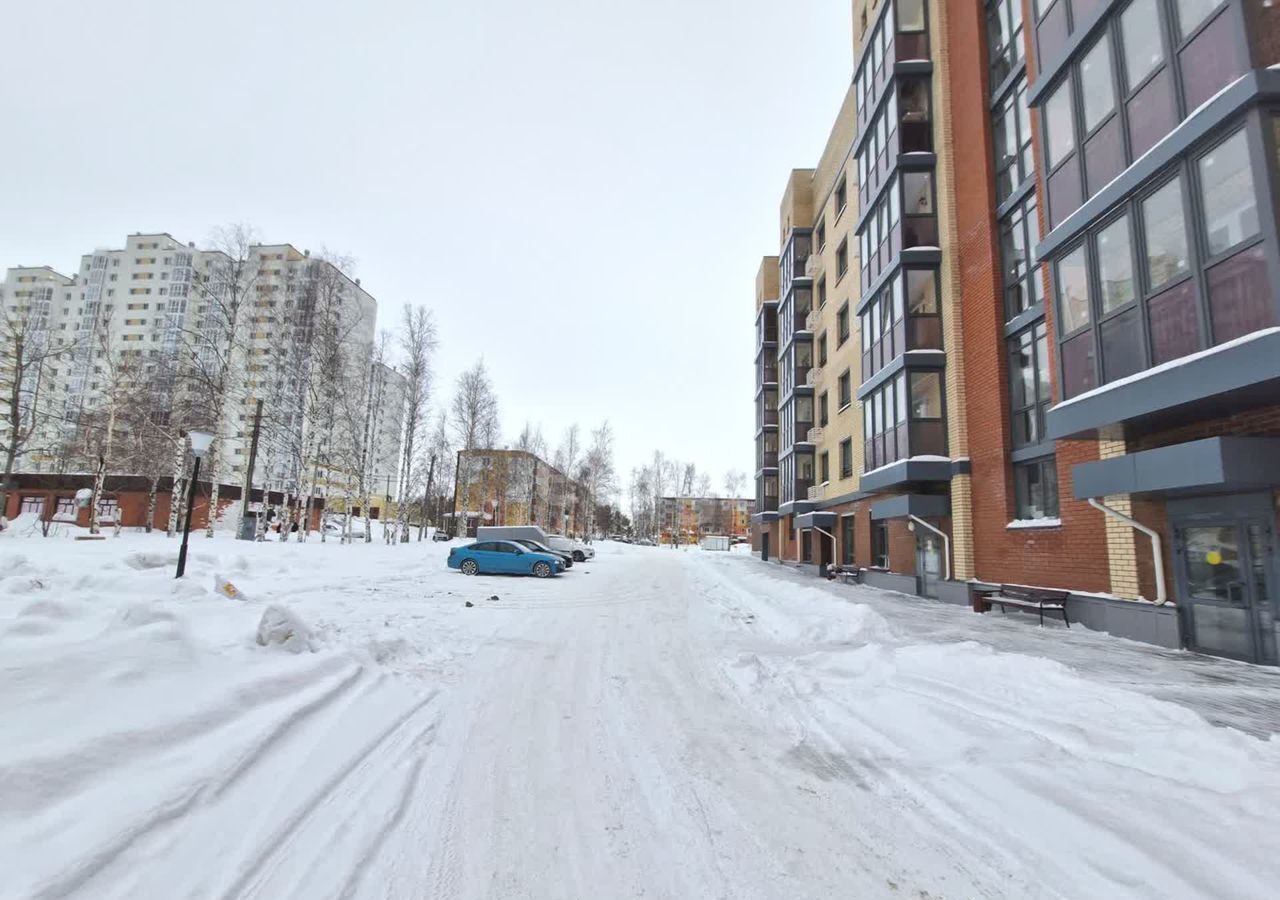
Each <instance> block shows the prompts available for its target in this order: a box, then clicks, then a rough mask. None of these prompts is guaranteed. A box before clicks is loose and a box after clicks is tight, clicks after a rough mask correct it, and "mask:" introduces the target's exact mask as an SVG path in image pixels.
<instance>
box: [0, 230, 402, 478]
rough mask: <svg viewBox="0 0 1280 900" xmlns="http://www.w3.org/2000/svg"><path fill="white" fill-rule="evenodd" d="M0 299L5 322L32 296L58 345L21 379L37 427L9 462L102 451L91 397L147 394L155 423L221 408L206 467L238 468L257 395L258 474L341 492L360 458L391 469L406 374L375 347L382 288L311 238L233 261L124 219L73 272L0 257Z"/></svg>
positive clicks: (129, 398)
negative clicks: (305, 247)
mask: <svg viewBox="0 0 1280 900" xmlns="http://www.w3.org/2000/svg"><path fill="white" fill-rule="evenodd" d="M36 293H39V297H37V296H36ZM37 300H39V303H37V302H36V301H37ZM0 306H2V307H3V311H4V313H5V316H6V319H5V322H6V327H7V328H9V329H10V330H12V327H14V325H16V324H19V323H23V322H25V321H26V320H25V319H24V318H23V317H26V316H30V315H32V310H33V309H35V308H36V307H37V306H38V307H39V308H40V319H39V323H40V325H41V329H40V330H38V332H37V333H43V334H46V335H48V338H49V340H51V341H53V342H55V343H56V344H57V345H58V346H60V347H63V348H65V351H64V353H62V354H61V355H60V356H59V358H58V359H56V360H51V361H50V362H49V363H48V364H47V365H46V366H44V367H42V371H41V372H40V373H39V375H40V378H39V379H38V380H35V381H33V380H31V379H30V378H27V379H24V385H23V389H24V392H26V393H32V392H36V391H38V394H39V401H38V404H37V403H36V399H35V397H34V396H32V398H31V402H28V403H24V404H23V406H24V409H35V410H36V414H37V415H38V416H39V417H40V418H41V423H40V424H41V432H40V434H39V435H38V436H37V437H36V438H35V439H33V440H32V441H31V442H30V443H29V450H30V452H28V453H26V454H24V456H23V458H22V459H21V460H20V462H19V469H20V470H23V471H28V472H66V471H70V470H71V469H75V468H81V467H83V465H84V463H83V458H84V457H85V456H86V453H88V454H89V455H92V456H96V454H97V453H98V452H99V449H98V448H99V447H100V444H101V442H100V441H95V440H93V439H92V435H93V434H95V433H98V432H101V431H102V430H103V428H104V413H103V412H102V411H103V410H104V409H105V408H106V407H108V406H109V405H110V404H111V403H115V404H117V405H120V404H122V403H128V404H135V405H136V404H137V403H145V404H147V405H148V406H149V407H153V408H154V412H155V416H154V418H156V419H157V420H159V421H161V422H162V423H163V422H164V421H167V417H168V416H170V415H173V416H175V417H177V418H178V419H180V420H182V422H183V423H185V425H187V426H191V425H200V424H204V425H206V426H208V425H212V424H213V422H214V421H220V422H221V426H220V428H219V432H220V433H219V441H218V444H217V445H216V453H217V457H218V467H217V468H218V473H217V474H218V477H220V479H221V480H224V481H229V482H231V483H240V482H241V481H242V480H243V479H244V477H245V474H246V469H247V464H248V455H249V450H250V443H251V439H252V428H253V421H254V409H255V407H256V404H257V402H258V401H259V400H261V401H263V406H264V415H263V419H262V429H261V436H260V441H259V447H258V459H257V461H256V466H255V478H254V482H255V484H258V485H262V486H269V487H273V488H276V489H285V490H290V489H291V487H290V486H291V485H293V486H296V485H298V484H306V485H309V486H310V485H314V487H309V488H308V489H309V490H312V491H314V492H316V493H319V494H321V495H325V496H337V495H341V494H342V493H344V492H345V491H347V490H349V489H350V488H351V486H352V481H353V480H355V479H354V477H353V476H354V473H355V472H356V471H358V470H359V467H360V466H364V471H365V473H366V481H367V482H369V484H368V487H369V488H370V489H371V490H372V489H373V488H374V487H377V488H378V490H377V491H374V492H375V493H378V494H381V492H382V490H381V489H382V487H383V483H382V482H383V479H384V477H385V476H386V475H391V476H393V481H394V479H395V476H397V475H398V472H399V465H398V461H399V455H400V426H401V423H402V421H403V409H404V396H405V385H404V379H403V377H402V376H401V375H399V373H396V372H395V371H394V370H393V369H391V368H389V367H388V366H386V365H383V364H381V363H377V362H375V361H374V360H373V358H372V356H373V354H372V349H373V341H374V322H375V318H376V314H377V303H376V301H375V300H374V298H373V297H372V296H371V295H370V294H369V293H368V292H367V291H365V290H364V289H363V288H362V287H361V286H360V282H359V281H358V280H353V279H351V278H349V277H348V276H347V275H346V274H344V273H343V272H342V271H341V270H340V269H339V268H338V267H336V266H334V265H333V264H331V263H329V262H327V261H324V260H320V259H316V258H313V257H311V255H310V254H309V253H308V252H306V251H299V250H297V249H296V248H294V247H292V246H290V245H287V244H281V245H260V246H253V247H250V248H247V258H246V259H244V260H239V261H237V260H233V259H231V257H229V256H228V255H227V254H225V253H223V252H221V251H218V250H200V249H197V248H196V247H195V246H194V245H193V244H188V243H183V242H180V241H178V240H176V239H175V238H173V237H172V236H171V235H168V234H134V235H130V236H129V237H128V238H127V240H126V242H125V246H124V248H122V249H118V250H97V251H94V252H93V253H90V254H86V255H85V256H84V257H83V258H82V260H81V265H80V267H79V269H78V270H77V274H76V275H75V276H74V277H68V276H62V275H59V274H58V273H56V272H53V271H52V270H50V269H29V268H16V269H10V270H9V271H8V273H7V275H6V280H5V283H4V287H3V293H2V294H0ZM24 327H25V326H24ZM180 376H181V377H180ZM217 397H220V399H221V404H222V405H221V407H220V408H218V405H217V403H216V402H214V398H217ZM32 404H35V405H34V406H33V405H32ZM188 419H189V420H191V421H189V422H188V421H186V420H188ZM196 419H200V421H199V422H197V421H195V420H196ZM118 427H119V429H120V431H121V432H123V430H124V427H123V426H122V425H119V426H118ZM121 474H124V473H121ZM166 474H168V473H167V470H166ZM375 483H376V484H375ZM397 486H398V482H397ZM393 490H394V489H393Z"/></svg>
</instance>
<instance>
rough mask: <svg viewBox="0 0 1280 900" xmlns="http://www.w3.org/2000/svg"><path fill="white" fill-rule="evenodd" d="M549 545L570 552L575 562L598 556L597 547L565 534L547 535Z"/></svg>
mask: <svg viewBox="0 0 1280 900" xmlns="http://www.w3.org/2000/svg"><path fill="white" fill-rule="evenodd" d="M547 546H548V547H550V548H551V549H552V550H559V551H560V552H562V553H568V554H569V555H570V556H572V557H573V561H574V562H586V561H587V560H589V559H595V556H596V548H595V547H590V546H588V545H586V544H583V543H581V542H579V541H575V540H573V539H572V538H567V537H565V536H564V535H563V534H549V535H547Z"/></svg>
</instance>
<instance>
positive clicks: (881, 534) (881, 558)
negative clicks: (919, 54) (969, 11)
mask: <svg viewBox="0 0 1280 900" xmlns="http://www.w3.org/2000/svg"><path fill="white" fill-rule="evenodd" d="M1058 2H1059V3H1061V2H1063V0H1058ZM871 567H872V568H873V569H883V570H885V571H886V572H887V571H889V522H888V520H887V519H872V520H871Z"/></svg>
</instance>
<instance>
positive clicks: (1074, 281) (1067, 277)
mask: <svg viewBox="0 0 1280 900" xmlns="http://www.w3.org/2000/svg"><path fill="white" fill-rule="evenodd" d="M1057 271H1058V277H1057V279H1056V281H1057V287H1058V309H1059V317H1058V322H1059V323H1060V324H1061V333H1062V334H1063V335H1064V336H1065V335H1068V334H1073V333H1075V332H1077V331H1079V330H1080V329H1081V328H1083V327H1085V326H1086V325H1088V324H1089V322H1090V320H1091V316H1090V310H1089V270H1088V267H1087V266H1086V265H1085V253H1084V245H1081V246H1079V247H1077V248H1076V249H1075V250H1073V251H1071V252H1070V253H1068V254H1067V255H1066V256H1064V257H1063V258H1062V259H1060V260H1059V261H1058V266H1057Z"/></svg>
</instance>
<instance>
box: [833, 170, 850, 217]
mask: <svg viewBox="0 0 1280 900" xmlns="http://www.w3.org/2000/svg"><path fill="white" fill-rule="evenodd" d="M848 205H849V182H848V181H847V180H846V179H844V178H841V179H840V181H839V182H837V184H836V216H837V217H839V215H840V214H841V213H842V212H844V208H845V207H846V206H848Z"/></svg>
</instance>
